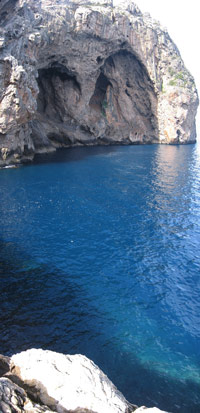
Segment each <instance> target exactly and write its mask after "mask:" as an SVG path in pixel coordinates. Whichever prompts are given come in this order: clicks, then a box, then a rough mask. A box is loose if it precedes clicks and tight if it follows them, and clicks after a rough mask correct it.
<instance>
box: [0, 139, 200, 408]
mask: <svg viewBox="0 0 200 413" xmlns="http://www.w3.org/2000/svg"><path fill="white" fill-rule="evenodd" d="M33 347H35V348H43V349H49V350H53V351H56V352H61V353H65V354H76V353H81V354H84V355H86V356H87V357H89V358H90V359H92V360H93V361H94V362H95V363H96V364H97V365H98V366H99V367H100V368H101V369H102V370H103V371H104V372H105V373H106V374H107V375H108V377H109V378H110V379H111V380H112V381H113V383H114V384H115V385H116V386H117V388H118V389H119V390H120V391H122V393H123V394H124V395H125V397H126V398H127V399H128V400H129V401H130V402H132V403H134V404H137V405H146V406H147V407H151V406H157V407H159V408H160V409H163V410H166V411H169V412H173V413H178V412H180V413H199V412H200V143H197V144H191V145H183V146H182V145H171V146H168V145H144V146H141V145H140V146H137V145H133V146H102V147H76V148H68V149H62V150H58V151H57V152H56V153H53V154H48V155H38V156H37V157H36V159H35V161H34V162H33V163H30V164H27V165H24V166H21V167H18V168H13V169H12V168H9V169H2V170H1V171H0V353H2V354H4V355H11V354H14V353H17V352H20V351H23V350H26V349H28V348H33Z"/></svg>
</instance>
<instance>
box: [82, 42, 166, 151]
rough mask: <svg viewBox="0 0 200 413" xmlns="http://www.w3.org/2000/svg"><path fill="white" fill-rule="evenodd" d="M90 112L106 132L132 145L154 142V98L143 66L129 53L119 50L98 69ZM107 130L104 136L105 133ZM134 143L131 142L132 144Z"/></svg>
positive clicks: (156, 124)
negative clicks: (100, 120) (105, 126)
mask: <svg viewBox="0 0 200 413" xmlns="http://www.w3.org/2000/svg"><path fill="white" fill-rule="evenodd" d="M89 105H90V108H91V111H95V112H96V113H97V112H98V113H99V116H104V118H105V121H106V122H107V123H108V124H109V128H108V129H109V130H111V129H112V133H115V134H116V135H119V134H120V133H121V134H122V136H124V137H125V139H126V138H127V139H130V137H131V140H132V141H135V142H136V143H143V142H144V143H145V141H148V140H149V141H151V140H152V138H153V140H154V141H158V139H159V138H158V121H157V105H158V102H157V95H156V92H155V90H154V85H153V82H152V81H151V80H150V77H149V75H148V72H147V70H146V67H145V66H144V65H143V64H142V63H141V62H140V61H139V59H138V58H137V57H136V56H135V55H134V54H133V53H131V52H130V51H127V50H124V49H120V50H119V51H118V52H116V53H114V54H112V55H110V56H108V57H107V59H106V60H105V62H104V64H103V65H102V66H101V67H100V74H99V75H98V77H97V79H96V84H95V87H94V91H93V95H92V96H91V98H90V103H89ZM108 129H107V133H109V132H108ZM133 143H134V142H133Z"/></svg>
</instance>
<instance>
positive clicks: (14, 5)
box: [0, 0, 198, 165]
mask: <svg viewBox="0 0 200 413" xmlns="http://www.w3.org/2000/svg"><path fill="white" fill-rule="evenodd" d="M0 53H1V54H0V163H1V165H6V164H9V163H13V162H14V163H17V162H20V161H21V160H22V159H24V160H25V159H31V158H33V156H34V154H35V153H36V152H41V151H43V152H44V151H45V152H47V151H51V150H55V149H56V148H57V147H60V146H69V145H80V144H81V145H96V144H112V143H146V142H160V143H188V142H194V141H195V137H196V130H195V115H196V110H197V105H198V96H197V91H196V88H195V84H194V80H193V78H192V76H191V75H190V73H189V72H188V71H187V70H186V68H185V67H184V64H183V61H182V59H181V56H180V53H179V51H178V49H177V47H176V46H175V45H174V43H173V42H172V40H171V39H170V37H169V35H168V33H167V32H166V30H165V29H163V28H161V26H160V25H159V24H158V23H157V22H155V21H154V20H152V19H151V17H150V16H149V15H146V14H145V15H142V13H141V12H140V10H139V9H138V7H137V6H136V5H135V3H132V2H131V1H128V0H126V1H122V2H120V3H118V2H115V0H98V1H96V0H93V1H92V0H59V1H58V0H57V1H55V0H37V1H35V0H3V1H1V2H0Z"/></svg>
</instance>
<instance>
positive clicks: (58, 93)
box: [37, 62, 81, 122]
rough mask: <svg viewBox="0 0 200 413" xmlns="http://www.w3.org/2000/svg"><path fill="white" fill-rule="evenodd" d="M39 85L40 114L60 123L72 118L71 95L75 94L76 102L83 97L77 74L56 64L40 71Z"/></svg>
mask: <svg viewBox="0 0 200 413" xmlns="http://www.w3.org/2000/svg"><path fill="white" fill-rule="evenodd" d="M37 83H38V87H39V94H38V99H37V111H38V113H39V114H42V115H43V116H46V117H48V118H54V119H55V120H57V121H60V122H63V121H65V120H66V119H67V118H68V117H69V118H70V98H71V95H72V93H73V92H74V94H75V100H76V101H78V100H79V98H80V95H81V86H80V83H79V82H78V80H77V76H76V74H74V73H72V72H71V71H70V70H68V68H67V67H65V66H64V65H62V64H60V63H58V62H54V63H52V64H51V66H50V67H47V68H42V69H39V70H38V78H37ZM73 103H74V102H72V104H73Z"/></svg>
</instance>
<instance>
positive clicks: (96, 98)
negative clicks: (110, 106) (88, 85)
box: [89, 72, 112, 112]
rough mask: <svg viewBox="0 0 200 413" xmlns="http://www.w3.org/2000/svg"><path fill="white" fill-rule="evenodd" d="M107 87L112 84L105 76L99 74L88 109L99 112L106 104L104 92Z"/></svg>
mask: <svg viewBox="0 0 200 413" xmlns="http://www.w3.org/2000/svg"><path fill="white" fill-rule="evenodd" d="M108 86H112V84H111V82H110V81H109V80H108V78H107V77H106V76H105V74H104V73H102V72H101V73H100V75H99V77H98V79H97V81H96V86H95V90H94V94H93V96H92V97H91V99H90V103H89V105H90V107H91V108H92V109H94V110H95V111H97V112H98V111H99V112H101V111H102V110H103V108H104V106H105V105H106V104H107V100H106V92H107V88H108Z"/></svg>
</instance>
